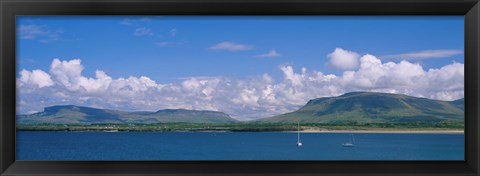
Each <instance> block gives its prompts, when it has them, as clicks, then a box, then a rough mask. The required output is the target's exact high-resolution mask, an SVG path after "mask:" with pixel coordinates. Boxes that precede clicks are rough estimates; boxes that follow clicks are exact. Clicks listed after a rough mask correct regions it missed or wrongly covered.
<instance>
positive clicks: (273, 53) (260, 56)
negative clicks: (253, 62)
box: [254, 50, 280, 58]
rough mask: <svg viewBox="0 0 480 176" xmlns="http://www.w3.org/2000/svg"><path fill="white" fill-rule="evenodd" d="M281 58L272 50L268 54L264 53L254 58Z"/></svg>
mask: <svg viewBox="0 0 480 176" xmlns="http://www.w3.org/2000/svg"><path fill="white" fill-rule="evenodd" d="M278 56H280V53H278V52H277V51H276V50H270V51H269V52H268V53H264V54H259V55H256V56H254V57H258V58H273V57H278Z"/></svg>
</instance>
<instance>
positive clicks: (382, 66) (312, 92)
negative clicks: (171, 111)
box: [17, 54, 464, 120]
mask: <svg viewBox="0 0 480 176" xmlns="http://www.w3.org/2000/svg"><path fill="white" fill-rule="evenodd" d="M83 69H84V66H83V65H82V63H81V60H80V59H73V60H69V61H62V60H60V59H54V60H53V61H52V64H51V66H50V70H49V71H48V73H47V72H44V71H42V70H33V71H28V70H22V71H20V74H19V77H18V78H17V87H18V90H19V98H18V102H17V103H18V106H17V107H18V108H19V109H18V112H19V113H28V112H36V111H42V110H43V108H44V107H45V106H52V105H59V104H75V105H81V106H91V107H97V108H109V109H120V110H127V111H139V110H148V111H156V110H159V109H166V108H184V109H196V110H216V111H223V112H225V113H228V114H230V115H231V116H232V117H234V118H237V119H239V120H248V119H256V118H260V117H270V116H274V115H278V114H281V113H286V112H290V111H293V110H296V109H298V108H299V107H301V106H303V105H304V104H305V103H306V102H307V101H308V100H310V99H314V98H319V97H327V96H338V95H341V94H344V93H347V92H352V91H371V92H388V93H400V94H406V95H411V96H417V97H426V98H431V99H439V100H456V99H459V98H463V96H464V65H463V64H462V63H455V62H454V63H451V64H448V65H445V66H443V67H440V68H432V69H428V70H425V69H424V68H423V67H422V65H420V64H417V63H411V62H409V61H406V60H403V61H400V62H386V63H383V62H382V61H381V60H380V59H379V58H377V57H376V56H373V55H369V54H367V55H363V56H361V57H360V58H359V64H358V68H357V69H355V70H347V71H344V72H343V73H341V74H338V75H334V74H324V73H322V72H320V71H315V70H309V69H307V68H294V67H293V66H290V65H283V66H280V67H279V72H281V73H282V75H283V76H282V77H281V79H279V78H277V79H274V78H273V77H272V76H270V75H269V74H267V73H265V74H261V75H257V76H253V77H250V78H246V79H236V78H231V77H222V76H218V77H191V78H187V79H184V80H182V81H178V82H172V83H165V84H159V83H157V82H155V81H154V80H152V79H151V78H149V77H147V76H140V77H134V76H130V77H128V78H122V77H120V78H112V77H111V76H109V75H108V74H107V73H105V72H104V71H102V70H97V71H96V74H95V77H86V76H84V75H83V74H82V72H83Z"/></svg>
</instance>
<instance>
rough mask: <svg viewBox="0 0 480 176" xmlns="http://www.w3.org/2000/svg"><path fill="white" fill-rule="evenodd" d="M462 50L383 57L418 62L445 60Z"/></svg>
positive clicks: (428, 51)
mask: <svg viewBox="0 0 480 176" xmlns="http://www.w3.org/2000/svg"><path fill="white" fill-rule="evenodd" d="M462 53H463V51H462V50H424V51H417V52H411V53H403V54H393V55H387V56H383V58H385V59H403V60H419V59H432V58H446V57H451V56H455V55H459V54H462Z"/></svg>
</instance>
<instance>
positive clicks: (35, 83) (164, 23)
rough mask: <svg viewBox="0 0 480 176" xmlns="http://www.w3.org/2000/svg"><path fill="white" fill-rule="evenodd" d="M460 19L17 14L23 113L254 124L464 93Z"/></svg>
mask: <svg viewBox="0 0 480 176" xmlns="http://www.w3.org/2000/svg"><path fill="white" fill-rule="evenodd" d="M463 43H464V21H463V16H408V17H405V16H404V17H399V16H355V17H353V16H297V17H294V16H282V17H280V16H277V17H275V16H262V17H259V16H244V17H238V16H236V17H234V16H222V17H220V16H203V17H201V16H195V17H194V16H21V17H17V73H18V74H17V92H18V97H17V113H18V114H29V113H34V112H40V111H43V108H44V107H47V106H52V105H66V104H69V105H79V106H89V107H96V108H107V109H117V110H125V111H157V110H160V109H167V108H169V109H177V108H183V109H195V110H216V111H222V112H225V113H227V114H229V115H231V116H232V117H234V118H236V119H238V120H252V119H257V118H262V117H270V116H274V115H278V114H281V113H285V112H290V111H293V110H296V109H298V108H299V107H301V106H303V105H304V104H305V103H306V102H307V101H308V100H310V99H314V98H320V97H328V96H338V95H341V94H344V93H347V92H352V91H370V92H388V93H401V94H406V95H411V96H416V97H426V98H431V99H437V100H445V101H450V100H456V99H459V98H463V96H464V65H463V63H464V54H463V50H464V45H463Z"/></svg>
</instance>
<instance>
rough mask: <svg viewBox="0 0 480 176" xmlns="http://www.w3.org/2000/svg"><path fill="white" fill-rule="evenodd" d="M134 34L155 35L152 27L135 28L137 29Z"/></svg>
mask: <svg viewBox="0 0 480 176" xmlns="http://www.w3.org/2000/svg"><path fill="white" fill-rule="evenodd" d="M133 35H135V36H145V35H153V32H152V30H151V29H150V28H146V27H140V28H137V29H135V31H133Z"/></svg>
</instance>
